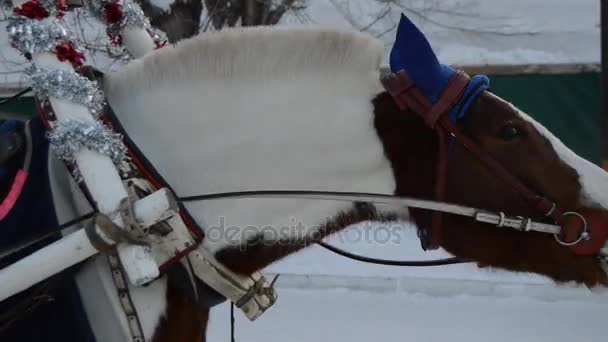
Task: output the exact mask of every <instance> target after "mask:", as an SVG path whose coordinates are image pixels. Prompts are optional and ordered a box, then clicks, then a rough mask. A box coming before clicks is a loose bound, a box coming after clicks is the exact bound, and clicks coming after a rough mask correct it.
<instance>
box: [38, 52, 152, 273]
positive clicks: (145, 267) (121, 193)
mask: <svg viewBox="0 0 608 342" xmlns="http://www.w3.org/2000/svg"><path fill="white" fill-rule="evenodd" d="M33 61H34V64H35V65H36V66H37V67H39V68H43V69H52V68H57V69H64V70H69V69H71V68H72V66H71V65H70V64H69V63H67V62H61V61H59V60H58V59H57V58H56V56H55V55H54V54H51V53H41V54H38V55H35V56H34V57H33ZM50 101H51V104H52V105H53V108H54V110H55V115H56V116H57V119H58V120H59V121H65V120H68V119H78V120H83V121H91V122H92V121H93V120H94V118H93V116H92V115H91V113H90V112H89V110H88V109H87V108H86V107H84V106H81V105H78V104H75V103H71V102H69V101H64V100H61V99H56V98H51V99H50ZM76 163H77V164H78V168H79V170H80V172H81V174H82V178H83V179H84V182H85V184H86V185H87V188H88V190H89V191H90V193H91V196H92V197H93V198H94V199H95V202H96V204H97V208H98V210H99V211H100V212H102V213H104V214H108V215H109V214H111V213H113V212H115V211H116V210H118V208H119V204H120V201H121V200H122V199H123V198H126V197H127V196H128V194H127V191H126V189H125V188H124V185H123V183H122V180H121V178H120V175H119V174H118V171H117V170H116V167H115V166H114V163H113V162H112V160H111V159H110V158H109V157H108V156H106V155H103V154H101V153H98V152H95V151H90V150H87V149H82V150H81V151H79V152H78V153H77V154H76ZM114 223H116V224H117V225H118V226H120V227H123V226H124V223H123V222H122V221H121V219H120V218H118V217H117V218H115V219H114ZM118 255H119V257H120V260H121V262H122V264H123V266H124V268H125V271H126V273H127V276H128V278H129V281H130V282H131V283H132V284H133V285H143V284H146V283H148V282H150V281H152V280H154V279H156V278H157V277H158V276H159V274H160V271H159V269H158V265H157V264H156V261H155V260H154V257H153V255H152V254H151V251H150V249H149V248H145V247H142V246H130V245H119V246H118Z"/></svg>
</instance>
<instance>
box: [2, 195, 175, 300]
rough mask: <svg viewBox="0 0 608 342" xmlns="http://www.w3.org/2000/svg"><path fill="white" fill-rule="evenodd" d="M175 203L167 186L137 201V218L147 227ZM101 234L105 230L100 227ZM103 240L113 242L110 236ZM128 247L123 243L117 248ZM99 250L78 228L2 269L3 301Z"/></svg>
mask: <svg viewBox="0 0 608 342" xmlns="http://www.w3.org/2000/svg"><path fill="white" fill-rule="evenodd" d="M177 209H178V208H177V206H176V202H175V200H174V199H173V196H172V195H171V193H170V192H169V191H168V190H167V189H161V190H158V191H156V192H154V193H152V194H150V195H148V196H146V197H144V198H142V199H141V200H139V201H137V202H136V203H135V204H134V211H135V217H136V219H137V220H138V221H140V222H142V226H143V227H148V226H150V225H152V224H154V223H156V222H158V221H160V220H163V219H167V218H169V217H171V216H172V215H175V214H176V213H177ZM97 231H98V233H99V234H100V236H102V237H103V235H102V234H103V232H102V231H101V230H100V229H99V228H97ZM104 240H106V241H108V242H111V240H110V239H109V238H105V239H104ZM121 246H124V247H129V246H127V245H124V244H120V245H119V246H118V247H121ZM139 251H141V249H134V248H126V249H124V250H123V253H124V252H126V253H129V254H127V255H129V256H130V257H131V258H134V259H138V258H141V257H146V255H145V254H144V255H141V254H138V253H139ZM97 252H98V251H97V249H95V247H93V245H91V242H90V241H89V238H88V237H87V235H86V232H85V231H84V229H79V230H77V231H75V232H73V233H71V234H69V235H67V236H65V237H63V238H62V239H60V240H57V241H55V242H53V243H51V244H50V245H48V246H46V247H44V248H42V249H40V250H38V251H36V252H34V253H32V254H30V255H28V256H27V257H25V258H23V259H21V260H19V261H17V262H15V263H14V264H11V265H10V266H8V267H6V268H3V269H1V270H0V301H2V300H4V299H6V298H8V297H10V296H12V295H14V294H16V293H19V292H21V291H23V290H25V289H27V288H29V287H30V286H32V285H34V284H36V283H38V282H40V281H43V280H44V279H46V278H48V277H50V276H52V275H54V274H57V273H59V272H61V271H63V270H65V269H66V268H68V267H70V266H73V265H75V264H77V263H79V262H81V261H84V260H86V259H87V258H89V257H90V256H92V255H94V254H96V253H97Z"/></svg>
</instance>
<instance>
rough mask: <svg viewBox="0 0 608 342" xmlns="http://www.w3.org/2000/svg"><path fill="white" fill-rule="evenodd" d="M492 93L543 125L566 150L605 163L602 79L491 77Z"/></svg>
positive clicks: (582, 76)
mask: <svg viewBox="0 0 608 342" xmlns="http://www.w3.org/2000/svg"><path fill="white" fill-rule="evenodd" d="M490 79H491V86H492V91H493V92H494V93H496V94H497V95H499V96H501V97H503V98H505V99H507V100H509V101H510V102H512V103H513V104H514V105H516V106H517V107H519V108H520V109H521V110H523V111H524V112H526V113H528V114H529V115H530V116H532V117H534V118H535V119H536V120H538V121H539V122H541V123H542V124H543V125H545V127H547V128H548V129H549V130H550V131H551V132H553V133H554V134H555V135H556V136H558V137H559V138H560V139H561V140H562V141H563V142H564V144H566V146H568V147H570V148H571V149H572V150H573V151H574V152H576V153H577V154H579V155H580V156H582V157H584V158H586V159H588V160H590V161H592V162H594V163H596V164H599V163H600V160H601V144H600V141H601V127H600V89H599V87H600V75H599V74H598V73H586V74H569V75H520V76H517V75H514V76H490Z"/></svg>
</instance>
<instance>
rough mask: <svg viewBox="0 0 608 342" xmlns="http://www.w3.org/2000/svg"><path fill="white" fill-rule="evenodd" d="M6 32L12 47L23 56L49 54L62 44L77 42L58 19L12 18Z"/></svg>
mask: <svg viewBox="0 0 608 342" xmlns="http://www.w3.org/2000/svg"><path fill="white" fill-rule="evenodd" d="M6 30H7V31H8V37H9V41H10V43H11V46H12V47H14V48H15V49H17V50H19V51H20V52H21V53H23V54H30V55H33V54H36V53H40V52H49V51H53V50H54V49H55V47H57V45H59V44H61V43H67V42H74V41H75V39H73V37H71V36H70V34H69V33H68V31H67V30H66V29H65V28H63V27H62V26H61V23H60V21H59V20H58V19H47V20H34V19H27V18H23V17H10V18H9V21H8V25H7V26H6Z"/></svg>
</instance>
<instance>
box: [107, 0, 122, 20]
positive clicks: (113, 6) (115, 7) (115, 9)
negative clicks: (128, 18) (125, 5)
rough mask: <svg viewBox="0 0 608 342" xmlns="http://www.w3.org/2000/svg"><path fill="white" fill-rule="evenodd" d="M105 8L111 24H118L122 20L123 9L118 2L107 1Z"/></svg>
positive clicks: (114, 0)
mask: <svg viewBox="0 0 608 342" xmlns="http://www.w3.org/2000/svg"><path fill="white" fill-rule="evenodd" d="M103 8H104V10H105V12H106V13H105V14H106V21H107V22H108V23H109V24H116V23H119V22H120V21H121V20H122V8H121V6H120V4H119V3H118V1H116V0H113V1H106V2H105V4H104V5H103Z"/></svg>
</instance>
